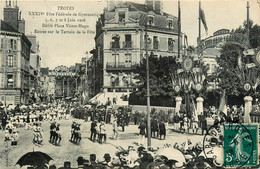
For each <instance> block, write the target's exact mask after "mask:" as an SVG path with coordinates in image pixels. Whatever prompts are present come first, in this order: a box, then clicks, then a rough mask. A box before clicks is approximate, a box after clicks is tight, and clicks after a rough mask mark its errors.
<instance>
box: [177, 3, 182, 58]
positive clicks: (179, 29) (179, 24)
mask: <svg viewBox="0 0 260 169" xmlns="http://www.w3.org/2000/svg"><path fill="white" fill-rule="evenodd" d="M180 36H181V8H180V0H178V58H179V59H180V46H181V45H180V44H181V42H180Z"/></svg>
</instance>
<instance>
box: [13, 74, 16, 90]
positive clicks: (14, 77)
mask: <svg viewBox="0 0 260 169" xmlns="http://www.w3.org/2000/svg"><path fill="white" fill-rule="evenodd" d="M13 79H14V88H16V74H14V76H13Z"/></svg>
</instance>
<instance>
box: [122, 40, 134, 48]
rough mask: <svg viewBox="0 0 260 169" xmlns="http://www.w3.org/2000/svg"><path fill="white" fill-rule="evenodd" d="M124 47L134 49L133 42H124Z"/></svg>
mask: <svg viewBox="0 0 260 169" xmlns="http://www.w3.org/2000/svg"><path fill="white" fill-rule="evenodd" d="M123 47H124V48H132V47H133V42H132V41H125V42H123Z"/></svg>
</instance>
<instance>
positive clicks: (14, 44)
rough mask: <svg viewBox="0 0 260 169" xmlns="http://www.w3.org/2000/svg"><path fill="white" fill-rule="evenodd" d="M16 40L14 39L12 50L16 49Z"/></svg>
mask: <svg viewBox="0 0 260 169" xmlns="http://www.w3.org/2000/svg"><path fill="white" fill-rule="evenodd" d="M16 42H17V41H16V40H14V50H16Z"/></svg>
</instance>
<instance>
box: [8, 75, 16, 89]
mask: <svg viewBox="0 0 260 169" xmlns="http://www.w3.org/2000/svg"><path fill="white" fill-rule="evenodd" d="M7 87H10V88H13V87H14V75H11V74H9V75H7Z"/></svg>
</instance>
